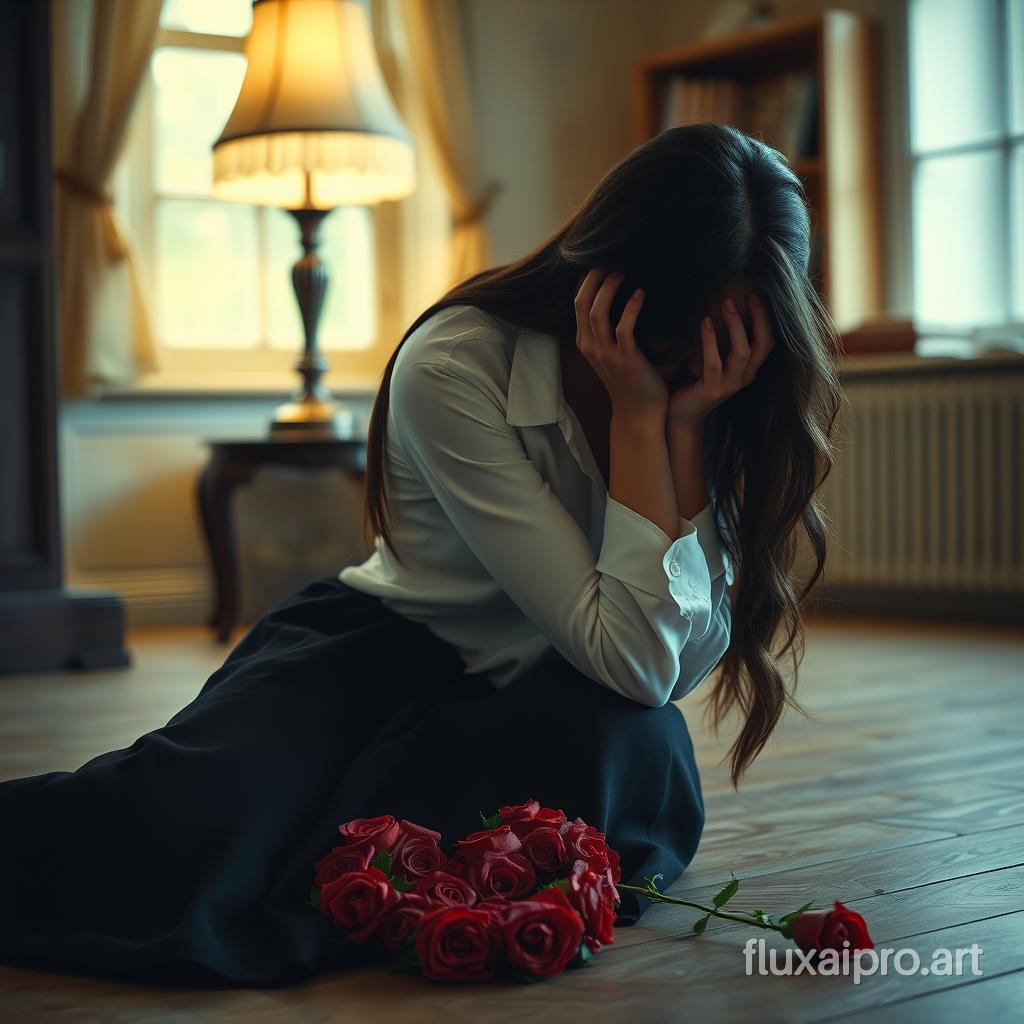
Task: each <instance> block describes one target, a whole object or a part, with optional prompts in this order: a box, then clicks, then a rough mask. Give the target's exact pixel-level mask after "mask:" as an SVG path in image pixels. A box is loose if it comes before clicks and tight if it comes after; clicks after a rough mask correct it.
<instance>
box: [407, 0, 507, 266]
mask: <svg viewBox="0 0 1024 1024" xmlns="http://www.w3.org/2000/svg"><path fill="white" fill-rule="evenodd" d="M398 3H399V5H400V7H401V11H402V16H403V20H404V25H405V32H406V38H407V41H408V47H409V73H410V76H411V78H412V82H413V84H414V87H415V88H416V91H417V93H418V94H419V97H420V100H421V103H422V105H423V115H424V122H425V127H426V129H427V132H426V142H427V144H428V145H429V146H430V147H431V149H432V151H433V153H434V156H435V159H436V161H437V165H438V168H439V171H440V174H441V177H442V180H443V182H444V186H445V189H446V191H447V194H448V198H449V202H450V204H451V210H452V236H451V243H450V245H451V251H450V256H449V264H448V268H449V269H448V278H449V284H454V283H455V282H457V281H459V280H461V279H462V278H464V277H467V276H469V275H470V274H473V273H476V271H478V270H481V269H483V268H484V267H485V266H486V265H487V261H488V246H487V236H486V234H485V232H484V229H483V220H484V217H485V216H486V215H487V211H488V209H489V208H490V206H491V204H492V203H493V202H494V200H495V198H496V197H497V195H498V193H499V192H500V191H501V188H502V183H501V182H500V181H497V180H494V181H490V182H488V183H486V184H485V185H483V186H481V184H480V182H479V180H478V169H477V159H476V145H475V142H476V134H475V131H474V125H473V109H472V97H471V92H470V76H469V61H470V53H469V43H468V40H467V38H466V26H465V24H464V22H463V20H462V10H463V7H462V5H461V4H459V3H453V2H451V0H398Z"/></svg>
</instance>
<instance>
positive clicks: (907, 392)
mask: <svg viewBox="0 0 1024 1024" xmlns="http://www.w3.org/2000/svg"><path fill="white" fill-rule="evenodd" d="M843 385H844V388H845V392H846V396H847V398H848V401H849V405H848V406H844V409H843V412H842V413H841V414H840V417H839V423H838V426H839V430H838V432H837V441H838V444H839V447H840V455H839V459H838V463H837V465H836V468H835V470H834V471H833V473H832V475H831V476H830V477H829V479H828V480H827V481H826V484H825V487H824V489H823V492H822V497H823V501H824V504H825V508H826V510H827V513H828V515H829V517H830V519H831V528H832V532H833V538H832V539H831V541H830V543H829V551H828V560H827V563H826V568H825V590H826V592H827V594H828V596H830V597H833V598H835V597H846V598H849V596H850V595H851V594H855V593H856V592H857V591H861V592H870V593H873V594H874V595H876V596H877V595H878V594H879V593H880V592H886V591H890V592H900V593H902V594H903V597H904V598H907V597H908V595H910V596H909V604H908V605H907V610H908V611H911V612H913V611H919V610H929V609H937V608H939V607H940V606H941V604H942V602H941V601H936V599H937V598H939V597H940V595H942V594H954V593H955V594H957V595H959V596H960V598H961V599H962V597H963V594H964V592H965V591H966V592H970V593H973V594H976V595H978V596H981V595H987V596H989V597H990V598H992V599H993V600H990V601H986V602H985V605H987V606H989V607H997V605H998V599H999V598H1001V597H1002V598H1010V599H1011V600H1010V602H1009V606H1010V607H1015V608H1016V610H1017V612H1018V613H1019V612H1020V610H1021V608H1022V600H1021V599H1022V598H1024V552H1022V546H1024V361H1017V362H1014V361H1008V362H1000V363H999V364H998V365H988V366H986V365H985V364H984V363H982V364H978V363H972V364H970V366H965V365H963V364H959V365H958V364H955V363H954V364H952V365H951V364H950V363H949V362H947V361H945V360H943V361H942V362H941V363H939V364H938V365H935V366H932V367H928V365H927V364H925V366H924V368H921V364H920V363H918V364H917V367H915V368H905V369H889V370H884V371H883V370H879V371H877V372H874V371H872V372H865V371H847V372H846V373H845V374H844V375H843ZM913 595H918V596H920V597H921V598H923V600H921V601H917V602H915V600H914V597H913ZM929 595H930V597H929ZM882 604H887V605H889V606H890V607H901V606H900V605H893V604H892V603H891V602H882ZM953 607H955V606H953ZM960 607H961V608H962V607H963V606H962V603H961V605H960ZM951 610H952V609H951Z"/></svg>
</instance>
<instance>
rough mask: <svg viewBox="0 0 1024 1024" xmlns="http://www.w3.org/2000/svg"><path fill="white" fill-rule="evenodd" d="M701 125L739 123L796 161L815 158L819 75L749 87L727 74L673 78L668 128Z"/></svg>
mask: <svg viewBox="0 0 1024 1024" xmlns="http://www.w3.org/2000/svg"><path fill="white" fill-rule="evenodd" d="M696 121H713V122H717V123H719V124H732V125H735V126H736V127H737V128H741V129H743V131H745V132H747V133H749V134H751V135H754V136H757V137H759V138H761V139H763V140H764V141H765V142H767V143H768V144H769V145H770V146H774V147H775V148H776V149H778V150H780V151H781V152H782V153H783V154H785V156H786V159H787V160H789V161H790V162H793V161H796V160H800V159H805V158H807V157H812V156H814V155H815V154H816V152H817V148H818V80H817V77H816V76H815V75H814V73H813V72H810V71H786V72H782V73H780V74H777V75H772V76H769V77H766V78H762V79H759V80H757V81H754V82H749V83H744V82H741V81H739V80H738V79H735V78H729V77H726V76H722V75H687V74H682V73H677V74H673V75H670V76H669V77H668V79H667V81H666V83H665V86H664V90H663V92H662V111H661V128H662V130H664V129H665V128H670V127H673V126H675V125H684V124H691V123H693V122H696Z"/></svg>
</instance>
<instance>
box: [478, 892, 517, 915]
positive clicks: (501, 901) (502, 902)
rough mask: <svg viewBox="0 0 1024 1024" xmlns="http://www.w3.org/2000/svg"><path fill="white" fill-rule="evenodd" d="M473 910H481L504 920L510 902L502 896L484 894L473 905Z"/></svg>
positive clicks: (510, 907) (509, 907)
mask: <svg viewBox="0 0 1024 1024" xmlns="http://www.w3.org/2000/svg"><path fill="white" fill-rule="evenodd" d="M473 909H474V910H483V911H486V912H487V913H488V914H490V915H491V916H492V917H493V918H496V919H497V920H498V921H504V920H505V916H506V915H507V914H508V912H509V910H511V909H512V904H511V903H509V901H508V900H507V899H505V897H504V896H485V897H484V898H483V899H482V900H480V901H479V902H478V903H475V904H474V905H473Z"/></svg>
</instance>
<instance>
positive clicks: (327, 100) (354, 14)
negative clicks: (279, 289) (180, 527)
mask: <svg viewBox="0 0 1024 1024" xmlns="http://www.w3.org/2000/svg"><path fill="white" fill-rule="evenodd" d="M245 55H246V58H247V66H246V71H245V78H244V80H243V81H242V88H241V91H240V92H239V94H238V100H237V101H236V102H235V106H234V109H233V110H232V111H231V116H230V117H229V118H228V122H227V124H226V125H225V126H224V130H223V132H222V133H221V135H220V138H219V139H218V140H217V141H216V142H215V143H214V145H213V192H214V195H216V196H217V197H218V198H222V199H228V200H233V201H236V202H241V203H250V204H254V205H262V206H277V207H281V208H282V209H285V210H288V212H289V213H291V214H292V215H293V216H294V217H295V219H296V220H297V221H298V225H299V230H300V234H301V240H302V250H303V253H302V256H301V257H299V259H298V261H297V262H296V263H295V266H294V267H293V268H292V283H293V285H294V287H295V294H296V296H297V298H298V302H299V310H300V312H301V314H302V324H303V328H304V331H305V346H304V350H303V353H302V357H301V358H300V359H299V361H298V363H297V364H296V369H297V370H298V372H299V374H300V376H301V377H302V388H301V390H300V391H299V392H297V393H296V394H295V395H294V397H293V400H292V401H290V402H288V403H286V404H285V405H282V406H281V407H280V408H278V409H277V411H276V412H275V414H274V422H273V425H272V427H271V437H274V438H285V439H292V438H294V439H302V440H312V439H322V438H323V439H329V438H331V437H334V436H336V434H337V432H338V419H339V413H340V410H339V407H338V406H337V405H335V404H334V403H332V402H331V401H330V399H329V397H328V396H327V394H326V392H325V390H324V387H323V384H322V383H321V377H322V376H323V374H324V372H325V371H326V369H327V365H328V364H327V361H326V360H325V359H324V357H323V355H322V354H321V353H320V351H319V349H318V347H317V323H318V321H319V319H320V312H321V309H322V307H323V301H324V296H325V295H326V293H327V285H328V273H327V267H326V266H325V265H324V264H323V263H322V262H321V261H320V259H319V257H318V256H317V248H318V247H319V244H320V227H321V224H322V223H323V220H324V218H325V217H326V216H327V215H328V214H329V213H330V212H331V210H333V209H334V208H335V207H337V206H341V205H344V204H359V205H371V204H373V203H379V202H382V201H384V200H387V199H400V198H401V197H402V196H405V195H408V194H409V193H410V192H411V191H412V190H413V188H414V187H415V183H416V178H415V164H414V154H413V148H412V141H411V138H410V136H409V133H408V131H407V130H406V127H405V125H404V124H403V123H402V119H401V117H400V116H399V114H398V112H397V111H396V110H395V107H394V104H393V103H392V101H391V97H390V96H389V94H388V91H387V87H386V85H385V83H384V79H383V77H382V75H381V72H380V67H379V66H378V64H377V57H376V53H375V51H374V46H373V36H372V29H371V26H370V19H369V10H368V7H367V5H366V2H365V0H253V12H252V31H251V32H250V34H249V37H248V39H247V40H246V44H245Z"/></svg>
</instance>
